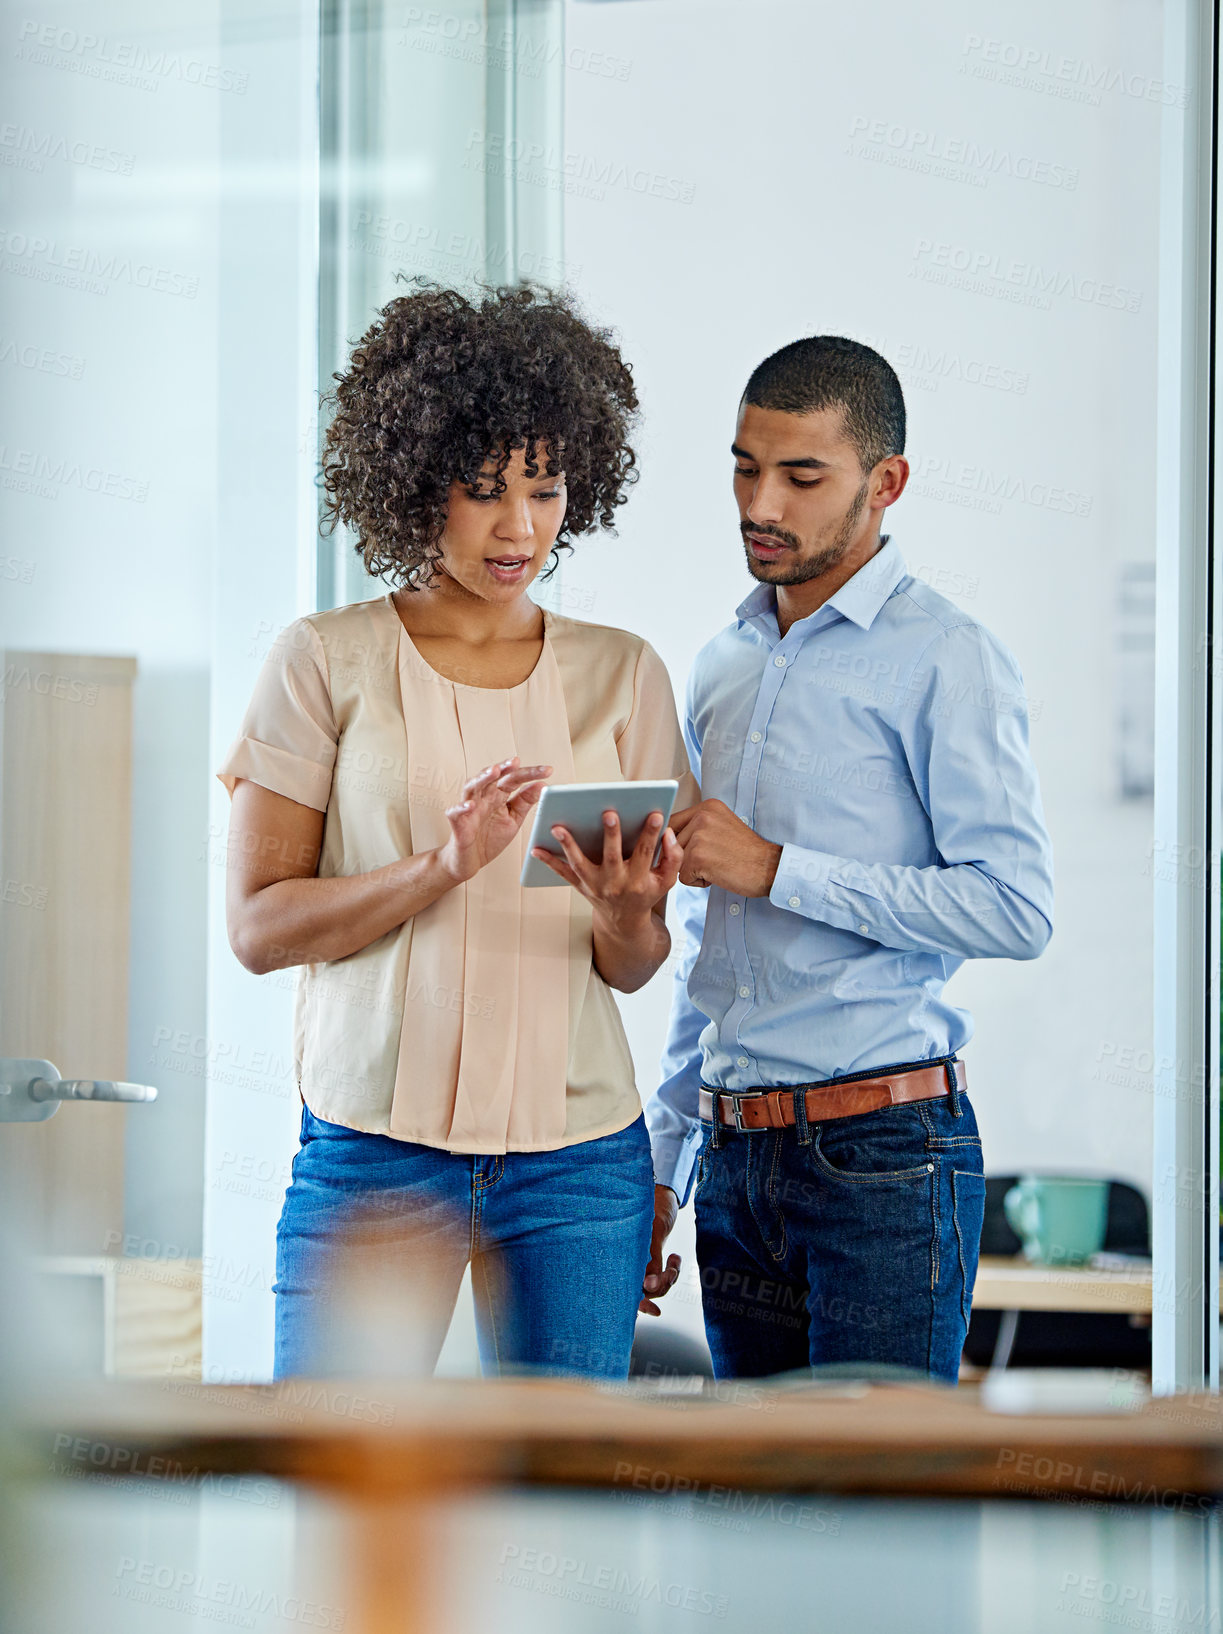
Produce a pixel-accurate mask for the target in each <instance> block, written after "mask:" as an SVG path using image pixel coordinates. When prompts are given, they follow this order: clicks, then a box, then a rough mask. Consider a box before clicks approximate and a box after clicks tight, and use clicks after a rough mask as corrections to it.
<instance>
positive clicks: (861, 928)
mask: <svg viewBox="0 0 1223 1634" xmlns="http://www.w3.org/2000/svg"><path fill="white" fill-rule="evenodd" d="M858 929H859V930H860V931H861V932H862V934H863V936H865V935H866V933H867V930H868V929H869V926H866V925H859V926H858Z"/></svg>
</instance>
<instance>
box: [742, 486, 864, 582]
mask: <svg viewBox="0 0 1223 1634" xmlns="http://www.w3.org/2000/svg"><path fill="white" fill-rule="evenodd" d="M869 486H870V482H869V479H866V480H864V481H863V483H862V486H861V487H860V488H859V489H858V491H857V493H856V494H855V495H854V497H853V499H852V500H851V501H850V504H849V509H848V510H847V511H846V512H845V515H844V516H843V517H842V518H841V521H840V525H839V526H838V528H837V531H836V534H835V535H834V537H833V540H832V543H831V544H828V545H825V547H824V549H823V550H820V551H817V552H816V554H815V555H814V556H801V557H800V558H799V559H798V561H796V562H793V563H791V564H789V565H783V564H784V558H779V559H778V560H777V561H776V562H758V561H757V560H756V558H755V557H754V556H753V555H752V547H751V545H750V544H748V542H747V535H748V534H749V533H758V534H760V535H762V536H763V537H764V538H768V539H776V540H777V542H778V544H780V545H788V546H789V547H790V548H791V549H792V550H798V549H801V548H802V541H801V540H800V539H799V538H798V537H797V535H795V534H793V533H787V532H785V531H784V530H783V529H781V528H757V527H754V526H753V525H752V524H751V523H750V522H741V523H740V524H739V529H740V532H741V533H742V534H743V543H744V548H745V549H746V551H747V567H748V572H749V573H751V575H752V577H753V578H756V579H763V580H764V582H765V583H766V584H806V582H807V580H808V579H818V578H819V577H820V576H821V575H822V574H824V573H828V572H831V570H832V569H833V568H834V567H836V566H837V565H838V563H839V562H841V561H842V560H843V558H844V556H845V552H846V551H847V550H848V549H849V547H850V545H852V544H853V541H854V534H855V533H856V532H857V531H858V524H859V523H860V522H861V520H862V512H863V511H864V510H865V509H866V492H867V489H868V487H869ZM778 568H780V569H781V570H782V571H781V572H780V573H779V572H777V569H778Z"/></svg>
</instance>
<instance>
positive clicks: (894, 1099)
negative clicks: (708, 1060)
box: [697, 1061, 968, 1131]
mask: <svg viewBox="0 0 1223 1634" xmlns="http://www.w3.org/2000/svg"><path fill="white" fill-rule="evenodd" d="M955 1078H956V1088H957V1089H958V1090H959V1091H960V1093H961V1094H963V1093H964V1092H965V1090H966V1089H967V1087H968V1081H967V1079H966V1077H965V1074H964V1063H963V1062H962V1061H956V1062H955ZM804 1088H805V1089H806V1092H807V1093H806V1097H805V1098H806V1102H807V1122H808V1123H827V1122H828V1120H829V1119H830V1118H856V1117H858V1116H859V1114H861V1113H863V1112H878V1111H879V1110H880V1109H881V1108H882V1107H885V1106H901V1105H903V1104H904V1103H905V1102H908V1101H933V1100H936V1099H937V1098H938V1097H939V1096H940V1095H947V1094H950V1092H951V1085H950V1083H949V1081H948V1074H947V1067H946V1065H944V1064H943V1063H940V1064H939V1065H938V1066H934V1067H910V1068H909V1069H908V1070H907V1071H904V1072H889V1073H885V1074H882V1075H881V1076H879V1077H877V1078H855V1079H852V1080H850V1081H849V1082H846V1081H844V1080H842V1081H840V1082H832V1083H824V1084H807V1085H803V1084H792V1085H788V1086H787V1087H786V1088H785V1089H741V1090H734V1089H720V1090H718V1092H717V1094H718V1121H719V1122H720V1123H724V1124H727V1125H729V1126H730V1128H732V1129H740V1130H745V1131H746V1130H748V1129H792V1128H793V1127H794V1121H795V1118H794V1096H795V1092H796V1091H798V1090H802V1089H804ZM697 1105H698V1109H699V1111H700V1115H701V1117H702V1118H710V1119H712V1117H713V1091H712V1090H710V1089H709V1087H708V1086H707V1085H705V1084H702V1085H701V1090H700V1095H699V1097H698V1101H697Z"/></svg>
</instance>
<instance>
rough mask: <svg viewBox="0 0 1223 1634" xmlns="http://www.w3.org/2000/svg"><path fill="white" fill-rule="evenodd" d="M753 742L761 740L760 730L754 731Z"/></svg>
mask: <svg viewBox="0 0 1223 1634" xmlns="http://www.w3.org/2000/svg"><path fill="white" fill-rule="evenodd" d="M752 742H753V743H759V742H760V733H759V732H753V733H752Z"/></svg>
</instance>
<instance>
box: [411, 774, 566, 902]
mask: <svg viewBox="0 0 1223 1634" xmlns="http://www.w3.org/2000/svg"><path fill="white" fill-rule="evenodd" d="M551 770H552V768H551V766H520V765H519V764H518V756H517V755H515V756H514V757H513V759H512V760H502V761H499V762H498V763H497V765H495V766H486V767H485V768H484V770H483V771H482V772H481V773H480V774H479V776H478V777H473V778H472V780H471V782H470V783H464V785H463V789H462V796H463V797H462V799H461V800H460V802H459V804H458V805H455V806H447V808H446V818H447V820H448V822H449V823H450V838H449V839H448V840H447V841H446V843H445V845H443V846H441V847H439V849H438V861H439V863H440V864H441V866H442V867H443V868H444V869H445V871H446V873H447V874H449V875H450V876H451V877H452V878H453V880H454V881H455V883H456V884H458V883H459V882H460V881H461V880H465V879H470V878H471V877H472V875H473V874H478V873H479V872H480V869H481V868H483V867H484V864H485V863H486V862H491V861H492V860H493V858H494V857H497V856H500V854H501V853H502V852H503V851H504V850H505V848H506V846H507V845H508V844H509V843H510V841H511V840H512V839H513V838H514V836H515V834H517V832H518V830H519V829H520V828H521V827H522V821H523V818H524V817H525V816H526V815H527V813H528V812H529V811H530V809H531V807H532V806H533V805H534V804H535V803H536V801H537V800H538V799H539V796H540V794H541V793H542V792H543V786H544V780H545V778H547V776H548V775H549V773H550V772H551Z"/></svg>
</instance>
